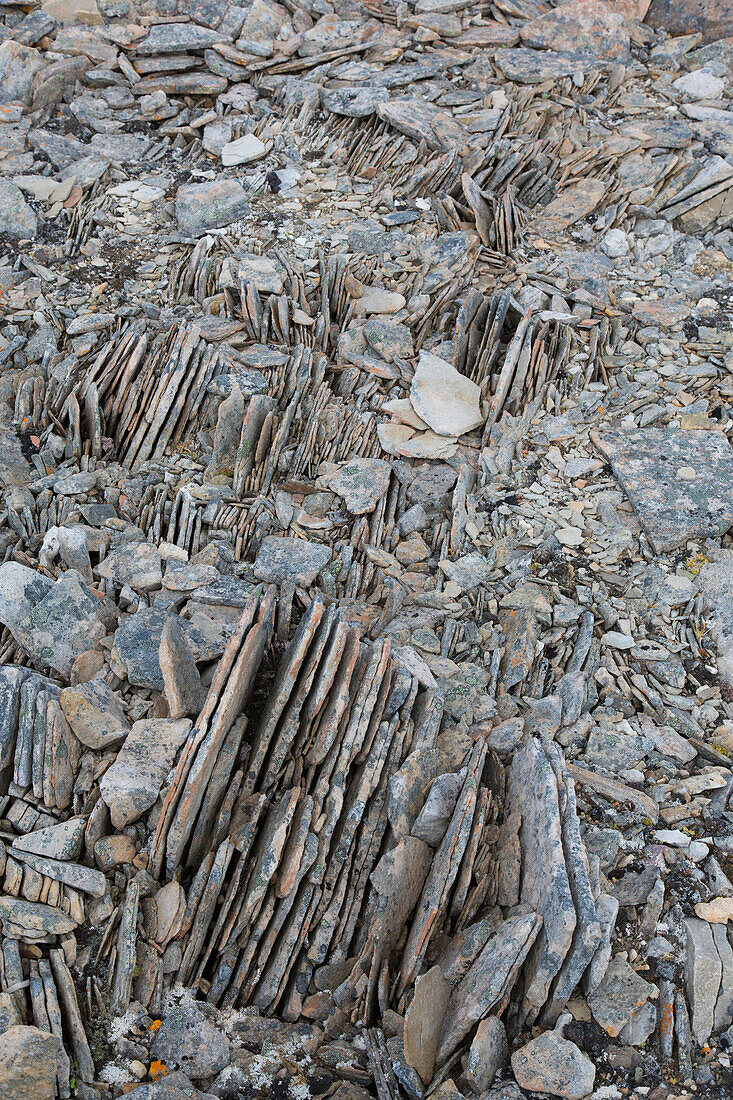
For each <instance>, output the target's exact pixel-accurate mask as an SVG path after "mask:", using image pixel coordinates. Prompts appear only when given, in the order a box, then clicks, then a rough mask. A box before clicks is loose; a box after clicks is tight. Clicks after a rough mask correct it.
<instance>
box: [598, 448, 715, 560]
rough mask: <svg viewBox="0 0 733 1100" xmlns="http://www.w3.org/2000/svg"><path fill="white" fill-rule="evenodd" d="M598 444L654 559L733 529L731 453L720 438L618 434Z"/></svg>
mask: <svg viewBox="0 0 733 1100" xmlns="http://www.w3.org/2000/svg"><path fill="white" fill-rule="evenodd" d="M596 438H597V445H598V447H599V449H600V450H601V452H602V453H603V454H604V455H605V456H606V458H608V460H609V461H610V463H611V466H612V467H613V470H614V473H615V475H616V477H617V478H618V480H619V483H620V484H621V486H622V488H623V489H624V491H625V492H626V493H627V494H628V496H629V499H630V500H631V503H632V505H633V507H634V511H635V512H636V514H637V516H638V518H639V522H640V523H641V525H642V527H643V529H644V533H645V534H646V536H647V538H648V539H649V541H650V543H651V544H652V546H653V547H654V549H655V550H656V551H657V552H658V553H663V552H665V551H669V550H675V549H676V548H677V547H679V546H684V544H685V542H686V541H687V540H688V539H691V538H707V537H709V536H714V535H722V534H724V533H725V532H726V531H727V530H728V528H729V527H730V526H731V525H733V510H732V509H731V507H730V505H729V503H728V495H729V490H730V488H731V486H733V450H732V449H731V446H730V444H729V443H728V441H727V439H725V438H724V437H723V435H722V434H721V433H720V432H716V431H708V432H685V431H674V430H671V429H669V428H645V429H642V430H624V429H620V430H616V431H604V432H603V433H600V434H599V435H598V436H597V437H596ZM687 469H689V470H691V471H693V473H694V477H692V478H690V479H689V480H688V479H687V478H683V477H682V476H681V471H685V470H687Z"/></svg>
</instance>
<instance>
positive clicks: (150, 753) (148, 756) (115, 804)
mask: <svg viewBox="0 0 733 1100" xmlns="http://www.w3.org/2000/svg"><path fill="white" fill-rule="evenodd" d="M190 729H191V722H190V720H189V719H187V718H181V719H177V720H174V719H167V718H148V719H143V720H142V721H140V722H135V724H134V725H133V727H132V729H131V730H130V732H129V734H128V735H127V738H126V740H125V744H124V745H123V747H122V748H121V749H120V751H119V753H118V754H117V759H116V760H115V762H114V764H112V766H111V767H110V768H108V770H107V771H106V772H105V774H104V775H103V776H102V778H101V780H100V781H99V790H100V793H101V795H102V798H103V799H104V801H105V802H106V804H107V805H108V806H109V810H110V816H111V818H112V824H113V825H114V826H115V828H116V829H122V828H124V826H125V825H129V824H130V822H131V821H136V820H137V819H138V818H139V817H140V816H141V814H144V813H145V811H146V810H149V809H150V807H151V806H152V805H153V803H154V802H155V800H156V798H157V797H158V792H159V791H160V788H161V787H162V786H163V782H164V780H165V777H166V776H167V774H168V772H169V771H170V769H171V766H172V765H173V761H174V760H175V757H176V753H177V752H178V750H179V749H180V747H181V745H182V744H183V742H184V741H185V739H186V737H187V735H188V732H189V730H190Z"/></svg>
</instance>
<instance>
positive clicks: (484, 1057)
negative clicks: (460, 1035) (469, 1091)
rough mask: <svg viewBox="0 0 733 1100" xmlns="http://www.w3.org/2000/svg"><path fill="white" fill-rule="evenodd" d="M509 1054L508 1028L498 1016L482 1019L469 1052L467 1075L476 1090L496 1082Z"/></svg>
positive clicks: (482, 1089)
mask: <svg viewBox="0 0 733 1100" xmlns="http://www.w3.org/2000/svg"><path fill="white" fill-rule="evenodd" d="M508 1056H509V1044H508V1042H507V1037H506V1028H505V1027H504V1024H503V1023H502V1021H501V1020H500V1019H499V1018H498V1016H489V1017H488V1018H487V1019H486V1020H482V1021H481V1023H480V1024H479V1025H478V1027H477V1029H476V1035H475V1036H474V1039H473V1042H472V1043H471V1047H470V1050H469V1052H468V1065H467V1066H466V1076H467V1077H468V1079H469V1081H470V1082H471V1084H472V1085H473V1088H474V1089H475V1091H476V1092H483V1091H484V1089H487V1088H489V1087H490V1086H491V1085H493V1083H494V1078H495V1077H496V1075H497V1073H499V1072H500V1071H501V1070H502V1069H503V1067H504V1065H505V1064H506V1060H507V1058H508Z"/></svg>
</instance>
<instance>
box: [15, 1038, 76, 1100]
mask: <svg viewBox="0 0 733 1100" xmlns="http://www.w3.org/2000/svg"><path fill="white" fill-rule="evenodd" d="M60 1047H61V1044H60V1043H59V1040H58V1039H57V1038H56V1036H55V1035H51V1034H49V1033H48V1032H47V1031H41V1030H40V1029H39V1028H37V1027H27V1026H25V1025H23V1024H20V1025H16V1026H15V1027H10V1028H8V1030H7V1031H6V1032H4V1033H3V1034H2V1035H0V1095H1V1096H2V1097H3V1100H54V1097H55V1096H56V1072H57V1067H58V1057H59V1050H60Z"/></svg>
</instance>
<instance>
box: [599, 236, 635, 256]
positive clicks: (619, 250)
mask: <svg viewBox="0 0 733 1100" xmlns="http://www.w3.org/2000/svg"><path fill="white" fill-rule="evenodd" d="M601 250H602V251H603V252H605V253H606V255H607V256H608V257H609V259H611V260H617V259H618V258H619V257H620V256H625V255H626V253H627V252H628V251H629V242H628V238H627V236H626V234H625V233H624V231H623V229H609V231H608V233H606V234H605V236H604V238H603V240H602V241H601Z"/></svg>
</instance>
